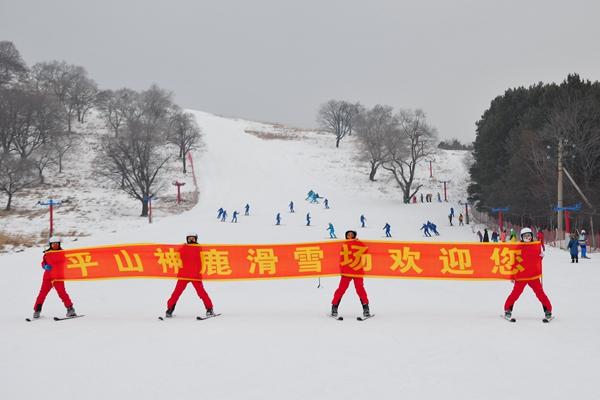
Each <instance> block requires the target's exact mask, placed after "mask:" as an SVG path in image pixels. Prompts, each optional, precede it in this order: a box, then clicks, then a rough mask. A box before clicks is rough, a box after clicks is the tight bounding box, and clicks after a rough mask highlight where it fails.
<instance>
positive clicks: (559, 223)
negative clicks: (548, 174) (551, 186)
mask: <svg viewBox="0 0 600 400" xmlns="http://www.w3.org/2000/svg"><path fill="white" fill-rule="evenodd" d="M562 163H563V140H562V138H561V139H558V188H557V190H558V196H557V197H558V198H557V207H556V208H557V211H558V214H557V216H556V218H557V221H556V227H557V231H558V240H559V242H558V243H559V247H562V246H561V244H562V242H563V240H564V238H565V234H564V232H563V165H562Z"/></svg>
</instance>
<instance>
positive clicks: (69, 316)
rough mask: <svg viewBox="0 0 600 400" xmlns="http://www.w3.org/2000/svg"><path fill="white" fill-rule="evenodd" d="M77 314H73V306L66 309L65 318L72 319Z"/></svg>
mask: <svg viewBox="0 0 600 400" xmlns="http://www.w3.org/2000/svg"><path fill="white" fill-rule="evenodd" d="M76 316H77V313H76V312H75V309H74V308H73V306H71V307H69V308H67V317H68V318H72V317H76Z"/></svg>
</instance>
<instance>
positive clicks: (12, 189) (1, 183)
mask: <svg viewBox="0 0 600 400" xmlns="http://www.w3.org/2000/svg"><path fill="white" fill-rule="evenodd" d="M34 181H35V174H34V173H33V170H32V164H31V161H30V160H24V159H20V158H17V157H14V156H12V155H1V156H0V192H3V193H4V194H6V196H7V197H8V200H7V202H6V207H5V208H4V209H5V210H6V211H10V207H11V205H12V199H13V196H14V195H15V194H16V193H17V192H19V191H21V190H23V189H25V188H27V187H29V186H32V185H33V183H34Z"/></svg>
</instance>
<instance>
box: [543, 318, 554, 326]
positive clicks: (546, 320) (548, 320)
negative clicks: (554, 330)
mask: <svg viewBox="0 0 600 400" xmlns="http://www.w3.org/2000/svg"><path fill="white" fill-rule="evenodd" d="M553 319H554V317H550V318H544V319H543V320H542V322H543V323H545V324H547V323H548V322H550V321H552V320H553Z"/></svg>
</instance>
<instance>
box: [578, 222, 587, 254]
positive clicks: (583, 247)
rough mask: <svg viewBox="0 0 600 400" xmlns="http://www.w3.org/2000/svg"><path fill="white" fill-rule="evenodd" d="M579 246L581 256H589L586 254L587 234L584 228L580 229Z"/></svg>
mask: <svg viewBox="0 0 600 400" xmlns="http://www.w3.org/2000/svg"><path fill="white" fill-rule="evenodd" d="M578 240H579V247H581V258H589V257H588V256H587V235H586V234H585V229H582V230H581V232H580V233H579V238H578Z"/></svg>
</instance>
